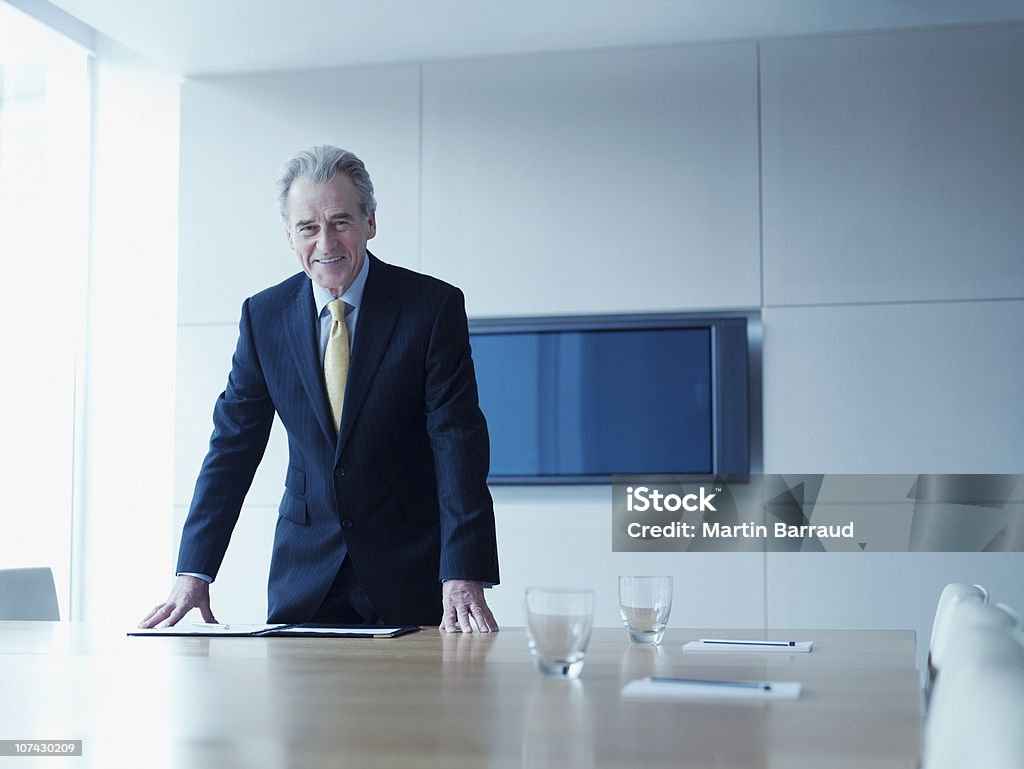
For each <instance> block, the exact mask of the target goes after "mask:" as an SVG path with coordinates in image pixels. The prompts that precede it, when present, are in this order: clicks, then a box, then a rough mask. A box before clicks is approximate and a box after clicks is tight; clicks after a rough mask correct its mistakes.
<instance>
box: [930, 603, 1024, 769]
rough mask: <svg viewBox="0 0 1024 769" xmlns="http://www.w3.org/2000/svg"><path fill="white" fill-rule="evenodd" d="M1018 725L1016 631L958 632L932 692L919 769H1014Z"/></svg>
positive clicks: (1022, 718)
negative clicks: (977, 767) (966, 768)
mask: <svg viewBox="0 0 1024 769" xmlns="http://www.w3.org/2000/svg"><path fill="white" fill-rule="evenodd" d="M981 606H982V605H981V604H979V605H978V608H980V607H981ZM972 608H974V607H972ZM984 608H986V609H990V610H992V611H999V610H998V609H996V607H994V606H985V607H984ZM976 619H977V618H976ZM998 622H999V623H1001V622H1002V620H998ZM1022 723H1024V643H1021V634H1020V632H1019V630H1018V629H1013V630H1009V629H1007V628H1006V627H1005V626H1003V625H1001V624H996V625H993V624H987V623H983V624H972V625H971V626H970V627H968V628H966V629H965V630H964V631H962V632H960V631H958V632H957V637H956V638H955V639H952V640H951V643H950V649H949V655H948V657H947V659H946V662H945V663H944V664H943V666H942V669H941V670H940V671H939V676H938V679H937V680H936V681H935V687H934V690H933V692H932V702H931V708H930V710H929V712H928V720H927V721H926V722H925V729H924V740H923V747H924V762H923V764H922V767H923V769H954V768H956V769H962V768H963V767H968V766H979V767H985V769H1020V767H1022V766H1024V729H1021V728H1020V727H1021V724H1022Z"/></svg>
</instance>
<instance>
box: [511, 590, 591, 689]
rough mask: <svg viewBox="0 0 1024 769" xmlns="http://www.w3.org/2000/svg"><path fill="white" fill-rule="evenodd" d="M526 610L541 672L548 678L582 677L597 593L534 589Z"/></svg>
mask: <svg viewBox="0 0 1024 769" xmlns="http://www.w3.org/2000/svg"><path fill="white" fill-rule="evenodd" d="M523 609H524V614H525V618H526V638H527V640H528V641H529V643H530V653H531V654H533V662H534V664H535V665H536V666H537V670H539V671H540V672H541V674H542V675H546V676H558V677H561V678H578V677H579V674H580V671H582V670H583V657H584V655H586V653H587V644H588V643H589V642H590V631H591V630H592V629H593V627H594V591H593V590H575V589H571V588H546V587H531V588H528V589H527V591H526V600H525V603H524V607H523Z"/></svg>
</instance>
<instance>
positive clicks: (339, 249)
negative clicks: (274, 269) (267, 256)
mask: <svg viewBox="0 0 1024 769" xmlns="http://www.w3.org/2000/svg"><path fill="white" fill-rule="evenodd" d="M287 234H288V244H289V245H290V246H291V247H292V249H293V250H294V251H295V253H296V255H297V256H298V257H299V264H301V265H302V270H303V272H305V273H306V274H307V275H308V276H309V277H310V278H312V279H313V280H314V281H315V282H316V283H317V284H318V285H320V286H323V287H324V288H326V289H327V290H328V291H330V292H331V295H332V296H335V297H337V296H341V295H342V294H343V293H344V292H345V289H347V288H348V287H349V286H350V285H352V281H354V280H355V279H356V276H357V275H358V274H359V270H360V269H361V268H362V266H363V260H364V259H365V258H366V241H368V240H369V239H370V238H372V237H373V236H374V235H376V234H377V222H376V220H375V219H374V215H373V214H370V217H369V219H367V218H365V217H364V216H363V211H362V209H361V208H360V207H359V192H358V191H357V190H356V188H355V185H354V184H352V181H351V180H350V179H349V178H348V177H347V176H345V175H344V174H341V173H339V174H337V175H335V177H334V178H333V179H331V180H330V181H329V182H327V183H326V184H319V183H317V182H310V181H306V180H304V179H296V180H295V182H294V183H293V184H292V186H291V189H290V190H289V192H288V230H287Z"/></svg>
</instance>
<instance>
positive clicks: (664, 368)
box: [470, 315, 750, 484]
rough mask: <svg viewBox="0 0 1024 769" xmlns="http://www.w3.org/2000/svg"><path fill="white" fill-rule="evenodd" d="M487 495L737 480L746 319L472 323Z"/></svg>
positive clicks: (744, 442)
mask: <svg viewBox="0 0 1024 769" xmlns="http://www.w3.org/2000/svg"><path fill="white" fill-rule="evenodd" d="M470 341H471V344H472V349H473V361H474V364H475V367H476V377H477V385H478V387H479V391H480V407H481V409H482V410H483V412H484V416H485V417H486V418H487V425H488V428H489V430H490V436H491V471H490V476H489V479H488V480H489V482H490V483H492V484H550V483H562V484H574V483H610V482H611V479H612V476H613V475H620V474H657V475H661V474H673V475H675V474H682V475H715V476H725V475H730V476H737V475H738V476H745V475H747V474H748V473H749V469H750V446H749V441H750V425H749V408H748V392H749V387H748V365H747V319H746V318H745V317H727V316H722V317H717V316H702V317H694V316H692V315H641V316H636V315H633V316H588V317H557V318H496V319H481V320H472V321H471V322H470Z"/></svg>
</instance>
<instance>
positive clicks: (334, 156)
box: [277, 144, 377, 228]
mask: <svg viewBox="0 0 1024 769" xmlns="http://www.w3.org/2000/svg"><path fill="white" fill-rule="evenodd" d="M339 173H341V174H345V176H347V177H348V178H349V180H350V181H351V182H352V184H353V185H355V188H356V192H358V193H359V208H360V209H362V212H363V217H364V218H366V219H369V218H370V214H372V213H373V212H374V211H376V210H377V200H376V199H375V198H374V197H373V182H371V181H370V175H369V174H368V173H367V172H366V166H365V165H363V161H362V160H360V159H359V158H357V157H356V156H355V155H353V154H352V153H351V152H348V151H346V150H343V149H340V148H338V147H332V146H331V145H330V144H318V145H317V146H315V147H310V148H309V149H308V150H302V152H297V153H295V154H294V155H292V157H291V158H289V159H288V162H287V163H285V164H284V166H283V167H282V168H281V176H280V177H279V178H278V180H277V208H278V211H279V212H280V214H281V221H283V222H284V225H285V227H288V228H290V227H291V222H289V221H288V193H289V192H290V191H291V188H292V184H293V183H294V182H295V180H296V179H300V180H302V181H306V182H314V183H316V184H326V183H327V182H329V181H330V180H331V179H333V178H334V177H335V175H336V174H339Z"/></svg>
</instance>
